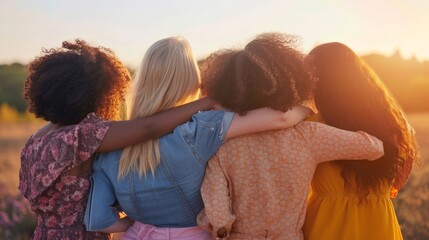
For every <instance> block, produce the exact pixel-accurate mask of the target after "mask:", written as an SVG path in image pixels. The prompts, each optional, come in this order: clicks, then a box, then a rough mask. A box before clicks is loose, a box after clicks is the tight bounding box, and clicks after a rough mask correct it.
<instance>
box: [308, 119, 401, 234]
mask: <svg viewBox="0 0 429 240" xmlns="http://www.w3.org/2000/svg"><path fill="white" fill-rule="evenodd" d="M309 120H312V121H321V119H320V117H318V116H317V115H316V116H315V117H312V119H309ZM355 186H356V183H355V182H351V189H355ZM366 199H367V201H363V202H361V203H359V198H358V195H357V194H356V193H355V192H354V191H353V190H350V191H345V189H344V179H343V178H342V177H341V168H340V166H339V165H337V164H336V163H335V162H326V163H320V164H318V165H317V168H316V171H315V173H314V175H313V179H312V182H311V191H310V194H309V197H308V201H307V212H306V216H305V223H304V227H303V233H304V239H306V240H400V239H401V240H402V234H401V229H400V227H399V224H398V220H397V218H396V214H395V209H394V208H393V204H392V201H391V199H390V186H389V185H388V184H387V182H386V183H385V184H382V186H381V187H380V189H379V190H377V191H370V194H369V195H368V196H367V198H366Z"/></svg>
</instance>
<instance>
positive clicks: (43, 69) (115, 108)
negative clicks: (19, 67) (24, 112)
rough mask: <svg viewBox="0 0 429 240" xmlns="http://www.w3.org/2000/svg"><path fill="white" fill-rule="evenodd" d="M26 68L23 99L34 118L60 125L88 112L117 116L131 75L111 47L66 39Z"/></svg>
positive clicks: (78, 120)
mask: <svg viewBox="0 0 429 240" xmlns="http://www.w3.org/2000/svg"><path fill="white" fill-rule="evenodd" d="M28 69H29V72H30V74H29V76H28V78H27V80H26V81H25V85H24V98H25V100H26V101H27V104H28V111H30V112H32V113H34V114H35V115H36V117H40V118H43V119H45V120H46V121H50V122H52V123H55V124H60V125H69V124H77V123H79V122H80V121H81V120H82V119H83V118H85V116H86V115H87V114H89V113H91V112H95V113H96V114H97V115H98V116H99V117H102V118H104V119H108V120H116V119H119V117H120V109H121V107H122V106H123V104H124V102H125V94H126V90H127V87H128V85H129V83H130V81H131V77H130V74H129V72H128V70H127V69H126V67H125V66H124V65H123V64H122V63H121V61H120V60H119V59H118V58H117V57H116V56H115V54H114V53H113V52H112V51H111V50H110V49H107V48H104V47H92V46H90V45H89V44H87V43H86V42H85V41H83V40H79V39H77V40H75V42H67V41H65V42H63V44H62V47H61V48H54V49H43V54H42V55H41V56H39V57H36V58H35V59H34V60H33V61H32V62H31V63H30V64H29V66H28Z"/></svg>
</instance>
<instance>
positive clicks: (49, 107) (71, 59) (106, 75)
mask: <svg viewBox="0 0 429 240" xmlns="http://www.w3.org/2000/svg"><path fill="white" fill-rule="evenodd" d="M29 71H30V75H29V77H28V78H27V80H26V82H25V89H24V94H25V99H26V101H27V103H28V109H29V111H30V112H32V113H34V114H35V115H36V116H37V117H39V118H42V119H44V120H46V121H48V124H46V125H45V126H44V127H43V128H41V129H40V130H39V131H38V132H36V133H35V134H34V135H32V136H31V137H30V139H29V140H28V142H27V143H26V145H25V147H24V149H23V150H22V153H21V169H20V173H19V178H20V181H19V190H20V191H21V193H22V194H23V195H24V196H25V197H26V198H27V199H28V200H29V202H30V205H31V209H32V210H33V211H34V212H35V213H36V216H37V226H36V229H35V232H34V235H33V239H108V238H109V235H108V234H103V233H94V232H86V231H85V226H84V224H83V215H84V210H85V205H86V202H87V199H88V193H89V187H90V175H91V163H92V160H93V158H94V155H95V153H96V152H101V151H110V150H114V149H119V148H123V147H125V146H128V145H131V144H135V143H138V142H142V141H146V140H149V139H154V138H157V137H160V136H161V135H163V134H166V133H168V132H170V131H171V130H172V129H173V128H174V127H175V126H176V125H178V124H180V123H183V122H185V121H187V120H189V119H190V117H191V115H192V114H193V113H195V112H197V111H199V110H202V109H210V108H211V107H212V105H213V102H212V101H211V100H209V99H203V100H200V101H197V102H194V103H190V104H188V105H184V106H181V107H178V108H175V109H172V110H169V111H166V112H164V113H160V114H157V115H154V116H150V117H146V118H137V119H135V120H131V121H112V120H119V119H120V108H121V106H122V105H123V103H124V96H125V92H126V88H127V86H128V84H129V82H130V76H129V73H128V71H127V69H126V68H125V66H124V65H123V64H122V63H121V62H120V61H119V60H118V59H117V58H116V56H115V55H114V54H113V52H111V51H110V50H109V49H106V48H102V47H92V46H90V45H88V44H87V43H85V42H84V41H81V40H76V42H64V43H63V45H62V48H57V49H51V50H45V51H44V54H43V55H42V56H40V57H38V58H36V59H35V60H34V61H32V62H31V63H30V65H29Z"/></svg>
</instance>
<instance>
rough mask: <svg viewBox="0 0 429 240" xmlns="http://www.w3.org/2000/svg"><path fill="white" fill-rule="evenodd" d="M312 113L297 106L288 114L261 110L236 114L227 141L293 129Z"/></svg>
mask: <svg viewBox="0 0 429 240" xmlns="http://www.w3.org/2000/svg"><path fill="white" fill-rule="evenodd" d="M311 112H312V111H311V109H309V108H307V107H304V106H301V105H297V106H295V107H293V108H292V109H291V110H289V111H287V112H281V111H277V110H273V109H270V108H260V109H255V110H252V111H249V112H248V113H247V114H246V115H244V116H240V115H238V114H234V119H233V120H232V123H231V126H230V127H229V130H228V132H227V133H226V136H225V140H227V139H230V138H233V137H237V136H241V135H244V134H249V133H256V132H262V131H268V130H276V129H283V128H288V127H292V126H294V125H295V124H297V123H299V122H300V121H302V120H304V119H305V118H306V117H307V116H308V115H309V114H310V113H311Z"/></svg>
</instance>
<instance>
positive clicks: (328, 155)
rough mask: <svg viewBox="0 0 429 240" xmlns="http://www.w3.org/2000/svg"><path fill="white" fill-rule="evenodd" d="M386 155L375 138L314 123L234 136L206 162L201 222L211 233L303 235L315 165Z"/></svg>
mask: <svg viewBox="0 0 429 240" xmlns="http://www.w3.org/2000/svg"><path fill="white" fill-rule="evenodd" d="M382 155H383V144H382V142H381V141H379V140H378V139H376V138H375V137H373V136H370V135H368V134H366V133H364V132H350V131H344V130H340V129H337V128H333V127H330V126H327V125H324V124H321V123H316V122H302V123H299V124H297V125H296V126H295V127H292V128H289V129H284V130H278V131H269V132H263V133H257V134H252V135H247V136H242V137H237V138H234V139H231V140H229V141H228V142H227V143H225V144H224V145H223V146H222V147H221V148H220V149H219V150H218V152H217V153H216V155H215V156H214V157H213V158H212V159H211V160H210V161H209V163H208V166H207V169H206V175H205V179H204V182H203V185H202V189H201V194H202V197H203V200H204V205H205V212H201V214H200V216H199V218H198V221H199V224H200V225H202V226H204V225H207V226H209V227H210V229H211V230H212V234H213V237H217V236H218V234H217V233H218V230H220V231H219V232H221V231H222V230H223V229H226V230H227V233H226V234H225V237H226V238H229V239H252V240H257V239H289V240H294V239H303V234H302V231H301V228H302V226H303V223H304V217H305V211H306V201H307V195H308V193H309V187H310V181H311V178H312V176H313V173H314V171H315V169H316V166H317V164H318V163H321V162H326V161H331V160H338V159H371V160H374V159H377V158H379V157H381V156H382ZM221 235H222V234H221Z"/></svg>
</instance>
